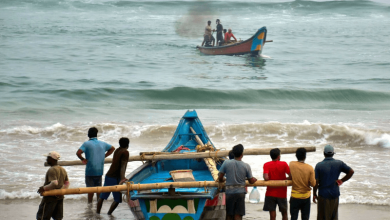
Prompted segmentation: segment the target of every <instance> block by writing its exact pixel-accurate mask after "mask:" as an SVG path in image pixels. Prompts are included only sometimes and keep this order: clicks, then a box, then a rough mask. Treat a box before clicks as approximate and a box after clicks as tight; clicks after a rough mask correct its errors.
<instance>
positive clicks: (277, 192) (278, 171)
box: [263, 148, 291, 220]
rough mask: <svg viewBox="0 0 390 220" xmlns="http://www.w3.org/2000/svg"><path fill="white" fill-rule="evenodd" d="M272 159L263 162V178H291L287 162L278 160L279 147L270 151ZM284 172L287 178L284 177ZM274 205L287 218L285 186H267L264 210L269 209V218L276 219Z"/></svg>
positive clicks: (284, 218)
mask: <svg viewBox="0 0 390 220" xmlns="http://www.w3.org/2000/svg"><path fill="white" fill-rule="evenodd" d="M270 156H271V159H272V161H270V162H268V163H265V164H264V167H263V178H264V180H266V181H267V180H286V179H291V177H290V168H289V167H288V165H287V163H286V162H284V161H280V150H279V148H275V149H272V150H271V151H270ZM286 174H287V175H288V178H286ZM276 205H278V206H279V211H280V212H281V213H282V216H283V218H282V219H283V220H287V219H288V218H287V186H281V187H270V186H268V187H267V192H266V193H265V201H264V208H263V210H264V211H269V215H270V219H271V220H275V219H276Z"/></svg>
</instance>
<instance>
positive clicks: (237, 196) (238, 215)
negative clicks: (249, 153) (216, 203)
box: [218, 144, 257, 220]
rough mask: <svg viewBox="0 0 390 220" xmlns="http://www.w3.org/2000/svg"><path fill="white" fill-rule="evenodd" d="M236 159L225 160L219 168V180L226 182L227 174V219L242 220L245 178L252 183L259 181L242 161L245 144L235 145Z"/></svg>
mask: <svg viewBox="0 0 390 220" xmlns="http://www.w3.org/2000/svg"><path fill="white" fill-rule="evenodd" d="M233 154H234V160H225V162H223V164H222V166H221V169H219V175H218V180H219V182H220V183H222V182H224V175H225V174H226V219H227V220H241V219H242V216H244V215H245V194H246V190H245V180H246V179H248V181H249V183H250V184H253V183H255V182H256V181H257V179H256V178H254V177H253V176H252V170H251V168H250V166H249V165H248V164H247V163H244V162H243V161H242V157H243V156H244V146H242V144H238V145H236V146H234V147H233Z"/></svg>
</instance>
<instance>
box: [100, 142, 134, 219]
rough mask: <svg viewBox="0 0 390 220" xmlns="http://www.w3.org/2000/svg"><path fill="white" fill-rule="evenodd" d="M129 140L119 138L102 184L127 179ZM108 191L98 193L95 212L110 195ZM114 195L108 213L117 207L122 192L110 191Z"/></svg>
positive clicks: (106, 184)
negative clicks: (117, 146)
mask: <svg viewBox="0 0 390 220" xmlns="http://www.w3.org/2000/svg"><path fill="white" fill-rule="evenodd" d="M129 143H130V140H129V139H128V138H125V137H123V138H121V139H119V148H118V149H116V150H115V152H114V157H113V159H112V164H111V166H110V169H109V170H108V172H107V173H106V178H105V179H104V186H115V185H121V184H122V183H124V182H125V181H127V179H126V177H125V173H126V167H127V163H128V162H129V151H128V150H127V149H128V148H129ZM110 194H111V193H110V192H106V193H102V194H100V198H99V201H98V204H97V209H96V213H98V214H99V213H100V210H101V208H102V205H103V201H104V200H107V198H108V196H110ZM112 195H113V196H114V202H112V204H111V207H110V210H108V213H107V214H109V215H111V214H112V212H113V211H114V210H115V209H116V207H118V205H119V203H121V202H122V194H121V193H120V192H112Z"/></svg>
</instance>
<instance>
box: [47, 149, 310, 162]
mask: <svg viewBox="0 0 390 220" xmlns="http://www.w3.org/2000/svg"><path fill="white" fill-rule="evenodd" d="M304 148H306V151H307V152H315V151H316V147H304ZM272 149H274V148H252V149H245V150H244V155H269V152H270V150H272ZM279 149H280V151H281V154H294V153H295V152H296V150H297V149H298V147H285V148H279ZM228 155H229V151H228V150H223V151H222V150H221V151H213V152H202V153H182V154H161V155H154V156H151V155H145V156H130V157H129V162H131V161H149V160H152V161H156V160H182V159H198V158H213V157H226V156H228ZM104 163H112V158H106V159H105V160H104ZM44 165H45V166H48V164H47V163H46V162H45V164H44ZM58 165H60V166H75V165H84V164H83V163H82V162H81V161H80V160H73V161H58Z"/></svg>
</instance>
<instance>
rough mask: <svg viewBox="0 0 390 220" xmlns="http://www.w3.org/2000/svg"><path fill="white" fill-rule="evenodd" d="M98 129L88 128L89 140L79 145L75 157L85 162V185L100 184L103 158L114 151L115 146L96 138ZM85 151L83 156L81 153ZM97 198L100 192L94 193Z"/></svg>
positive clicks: (91, 194)
mask: <svg viewBox="0 0 390 220" xmlns="http://www.w3.org/2000/svg"><path fill="white" fill-rule="evenodd" d="M97 133H98V129H97V128H95V127H92V128H90V129H89V130H88V137H89V141H86V142H84V143H83V145H81V147H80V149H79V150H78V151H77V153H76V155H77V157H78V158H79V159H80V160H81V161H83V163H84V164H86V167H85V185H86V186H87V187H95V186H102V176H103V169H104V158H106V157H108V156H110V155H111V154H112V152H114V150H115V147H114V146H111V145H110V144H107V143H105V142H103V141H99V140H98V139H97ZM83 153H85V158H84V157H83V156H82V155H81V154H83ZM96 195H97V198H96V199H99V196H100V193H96ZM92 199H93V193H88V203H92Z"/></svg>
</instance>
